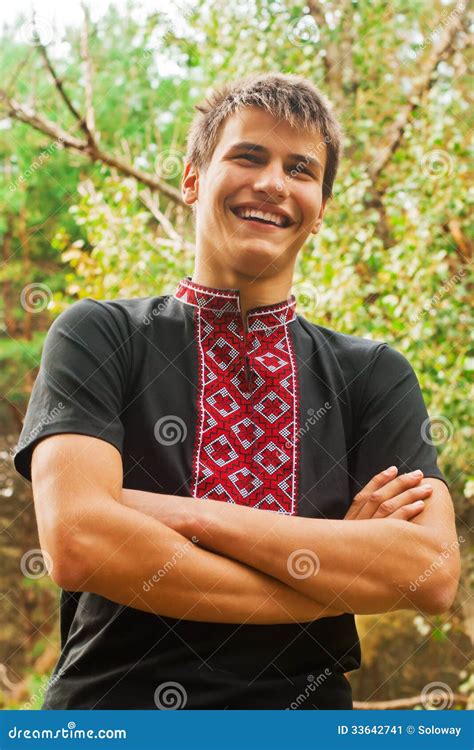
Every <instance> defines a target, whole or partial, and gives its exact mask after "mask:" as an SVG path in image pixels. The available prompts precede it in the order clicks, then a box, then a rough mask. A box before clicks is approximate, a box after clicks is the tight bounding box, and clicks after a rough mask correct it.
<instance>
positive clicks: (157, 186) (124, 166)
mask: <svg viewBox="0 0 474 750" xmlns="http://www.w3.org/2000/svg"><path fill="white" fill-rule="evenodd" d="M0 101H2V102H3V103H4V104H5V105H6V110H7V115H8V116H10V117H12V118H13V119H14V120H18V121H19V122H24V123H25V124H27V125H31V127H33V128H34V129H35V130H38V131H39V132H40V133H44V134H45V135H48V136H49V137H50V138H52V139H53V140H55V141H59V142H60V143H62V145H63V146H64V147H65V148H69V149H72V150H74V151H78V152H79V153H81V154H84V155H85V156H87V157H89V159H91V161H101V162H103V163H104V164H107V165H108V166H109V167H115V168H116V169H117V170H118V171H119V172H121V173H122V174H125V175H127V177H133V178H134V179H136V180H137V181H138V182H141V183H143V184H144V185H146V186H147V187H149V188H150V190H158V191H159V192H160V193H163V195H166V196H167V197H168V198H170V200H172V201H173V202H174V203H177V204H178V205H179V206H183V207H185V206H186V208H188V206H187V205H186V204H185V203H184V201H183V199H182V197H181V193H180V192H179V190H177V189H176V188H175V187H173V186H172V185H168V184H167V183H166V182H163V180H160V179H159V178H158V177H155V175H152V174H149V173H148V172H144V171H143V170H141V169H137V168H136V167H134V166H133V165H132V164H129V163H128V162H126V161H125V160H124V159H121V158H120V157H118V156H114V155H113V154H109V153H108V152H107V151H104V150H103V149H102V148H101V147H100V146H99V145H98V144H91V143H89V142H87V141H82V140H80V139H79V138H76V137H75V136H74V135H72V134H71V133H69V132H67V131H66V130H63V129H62V128H61V127H60V126H59V125H57V123H55V122H53V120H49V119H48V118H46V117H43V115H40V114H39V113H38V112H36V111H35V110H34V109H32V108H31V107H28V106H27V105H22V104H20V103H19V102H16V101H15V100H14V99H11V98H10V97H9V96H8V95H7V93H6V91H4V90H2V89H0Z"/></svg>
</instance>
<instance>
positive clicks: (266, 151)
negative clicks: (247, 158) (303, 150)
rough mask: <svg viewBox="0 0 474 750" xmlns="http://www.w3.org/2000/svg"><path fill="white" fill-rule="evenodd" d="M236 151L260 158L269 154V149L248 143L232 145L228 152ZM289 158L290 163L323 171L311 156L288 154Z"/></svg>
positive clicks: (242, 142)
mask: <svg viewBox="0 0 474 750" xmlns="http://www.w3.org/2000/svg"><path fill="white" fill-rule="evenodd" d="M238 149H246V150H248V151H255V152H256V153H259V154H262V156H268V155H269V154H270V151H269V149H268V148H265V146H260V145H259V144H258V143H251V142H250V141H240V142H239V143H234V144H232V146H230V148H229V151H236V150H238ZM289 157H290V159H291V160H292V161H304V162H306V164H311V166H313V167H315V169H317V170H318V171H319V172H320V173H321V172H322V170H323V168H322V165H321V164H320V162H319V161H317V159H313V158H312V157H311V156H305V155H304V154H289Z"/></svg>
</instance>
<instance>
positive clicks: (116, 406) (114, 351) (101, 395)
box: [13, 298, 129, 482]
mask: <svg viewBox="0 0 474 750" xmlns="http://www.w3.org/2000/svg"><path fill="white" fill-rule="evenodd" d="M115 315H116V313H115V312H114V311H113V310H112V309H110V308H109V307H108V306H107V304H106V303H105V302H99V301H97V300H93V299H90V298H86V299H83V300H79V301H78V302H75V303H74V304H73V305H71V306H70V307H69V308H67V309H66V310H64V311H63V312H62V313H61V314H60V315H59V316H58V317H57V318H56V319H55V320H54V321H53V323H52V325H51V326H50V328H49V330H48V333H47V334H46V338H45V341H44V345H43V351H42V356H41V363H40V368H39V372H38V375H37V378H36V380H35V383H34V385H33V389H32V391H31V396H30V400H29V402H28V407H27V411H26V415H25V419H24V422H23V428H22V431H21V434H20V437H19V440H18V444H17V445H16V447H15V452H14V455H13V464H14V467H15V469H16V471H17V472H18V473H19V474H21V475H22V476H24V477H25V478H26V479H27V480H28V481H30V482H31V456H32V452H33V448H34V447H35V445H36V444H37V443H38V442H39V441H40V440H41V439H43V438H45V437H47V436H49V435H54V434H57V433H65V432H72V433H76V434H81V435H91V436H92V437H97V438H101V439H102V440H106V441H108V442H110V443H112V445H114V446H115V447H116V448H117V449H118V450H119V451H120V452H122V449H123V438H124V428H123V424H122V422H121V418H120V415H121V412H122V409H123V401H124V394H125V391H126V387H127V372H128V365H127V361H128V359H129V353H128V347H127V342H126V340H124V338H126V337H124V331H123V330H121V326H120V325H119V324H118V322H117V320H116V317H115Z"/></svg>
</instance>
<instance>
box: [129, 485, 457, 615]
mask: <svg viewBox="0 0 474 750" xmlns="http://www.w3.org/2000/svg"><path fill="white" fill-rule="evenodd" d="M384 481H386V480H384V479H383V477H382V475H378V476H377V477H376V478H375V479H374V480H373V482H372V484H373V486H372V487H371V488H369V494H371V492H372V494H373V490H374V488H375V489H377V488H378V490H379V493H380V491H382V497H383V482H384ZM397 482H398V484H399V487H398V488H397V487H396V486H395V489H393V491H392V494H394V493H395V492H400V491H402V490H403V489H404V488H405V489H406V486H409V487H411V488H412V490H416V484H417V483H418V482H419V479H418V480H415V479H413V480H411V479H410V478H409V475H405V477H399V478H397V479H395V480H394V481H393V482H392V485H397ZM403 483H405V485H403ZM430 483H431V486H432V487H433V493H432V496H431V497H430V498H429V500H428V503H427V504H426V505H425V507H424V510H423V511H422V512H421V513H419V512H418V514H417V517H416V518H413V519H412V520H411V521H410V522H408V521H407V520H404V519H403V518H401V517H398V518H397V517H390V518H384V517H383V512H382V513H381V514H379V516H378V517H375V518H374V517H371V518H369V517H367V515H368V514H367V513H366V514H365V516H366V517H365V518H364V514H362V520H358V519H357V517H355V518H354V520H346V519H345V520H329V519H309V518H302V517H296V516H286V515H281V514H278V513H272V512H268V511H267V512H263V511H260V510H257V509H255V508H248V507H243V506H239V505H232V504H228V503H222V502H219V501H214V500H206V499H203V498H186V497H176V496H166V495H159V494H154V493H147V492H141V491H137V490H123V491H122V502H123V503H125V504H126V505H128V506H129V507H135V508H137V509H139V510H140V511H141V512H142V513H146V514H149V515H150V516H154V517H155V518H158V519H160V520H162V521H163V523H167V524H169V525H170V526H172V527H174V528H175V529H177V530H179V531H180V533H182V534H183V535H184V536H186V537H188V538H190V537H191V536H194V537H195V538H197V540H198V543H199V544H200V546H202V547H204V548H206V549H208V550H211V551H213V552H215V553H218V554H220V555H225V556H226V557H228V558H230V559H234V560H237V561H239V562H241V563H244V564H246V565H249V566H251V567H252V568H255V569H256V570H259V571H261V572H263V573H265V574H267V575H269V576H272V577H273V578H275V579H277V580H279V581H281V582H282V583H284V584H286V585H287V586H289V587H291V588H292V589H294V590H295V591H298V592H299V593H301V594H303V595H305V596H306V597H308V598H309V599H313V600H315V601H317V602H319V603H321V604H324V605H327V606H330V607H336V608H337V609H340V610H341V611H342V612H353V613H358V614H364V613H380V612H385V611H388V610H391V609H406V608H408V609H412V608H414V609H420V610H422V611H425V612H428V613H438V612H444V611H445V610H446V609H449V607H450V605H451V603H452V600H453V598H454V595H455V592H456V588H457V583H458V578H459V554H458V545H457V544H456V532H455V525H454V512H453V507H452V501H451V498H450V495H449V492H448V490H447V488H446V486H445V484H444V483H443V482H442V481H441V480H439V479H435V478H432V479H431V480H430ZM369 484H370V483H369ZM420 489H421V488H420ZM412 490H410V491H412ZM370 491H371V492H370ZM407 494H408V493H407ZM390 496H391V495H390ZM419 496H422V495H419ZM397 497H401V495H400V494H398V495H397ZM425 497H426V493H425ZM366 501H367V495H366V496H362V497H360V498H357V499H356V504H357V502H359V503H360V504H362V505H363V504H364V502H366ZM376 501H377V496H376V499H375V502H376ZM369 504H370V501H369ZM171 505H173V506H174V510H172V511H171V512H170V506H171ZM176 505H177V507H176ZM388 505H389V503H387V506H388ZM355 516H356V514H355ZM446 550H449V554H447V555H446ZM426 571H428V573H427V574H426Z"/></svg>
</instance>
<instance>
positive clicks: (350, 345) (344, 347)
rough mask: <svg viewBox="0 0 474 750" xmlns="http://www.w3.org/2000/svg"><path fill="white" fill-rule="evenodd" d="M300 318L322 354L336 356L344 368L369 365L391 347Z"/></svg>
mask: <svg viewBox="0 0 474 750" xmlns="http://www.w3.org/2000/svg"><path fill="white" fill-rule="evenodd" d="M298 320H299V322H300V323H301V325H302V326H303V328H304V329H305V330H306V331H307V332H308V333H309V334H310V335H311V336H312V337H313V339H314V340H315V341H316V343H318V344H319V346H320V347H321V349H320V352H321V355H322V356H324V354H325V353H326V354H327V355H328V356H332V357H334V358H335V359H337V361H338V362H339V364H340V366H341V367H342V368H343V369H346V368H348V369H353V368H356V369H359V368H360V367H361V366H367V365H368V364H370V363H371V362H372V361H374V360H375V359H377V357H378V356H379V355H380V354H381V352H382V351H383V350H384V349H390V347H389V346H388V344H387V343H386V342H385V341H381V340H380V341H379V340H376V339H372V338H369V337H364V336H353V335H351V334H348V333H342V332H340V331H335V330H333V329H331V328H327V327H326V326H322V325H319V324H317V323H311V322H310V321H309V320H306V318H303V317H302V316H298ZM392 351H395V350H392Z"/></svg>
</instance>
